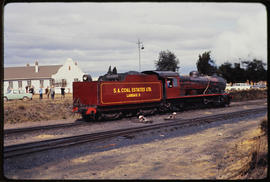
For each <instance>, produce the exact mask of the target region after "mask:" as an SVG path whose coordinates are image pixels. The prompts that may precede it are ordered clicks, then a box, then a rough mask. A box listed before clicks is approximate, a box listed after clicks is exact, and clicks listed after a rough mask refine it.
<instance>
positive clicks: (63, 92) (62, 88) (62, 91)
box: [61, 87, 65, 99]
mask: <svg viewBox="0 0 270 182" xmlns="http://www.w3.org/2000/svg"><path fill="white" fill-rule="evenodd" d="M63 98H65V87H61V99H63Z"/></svg>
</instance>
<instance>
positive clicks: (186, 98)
mask: <svg viewBox="0 0 270 182" xmlns="http://www.w3.org/2000/svg"><path fill="white" fill-rule="evenodd" d="M225 87H226V80H224V79H223V78H221V77H219V76H201V75H199V74H198V72H196V71H192V72H190V75H189V76H180V75H179V74H178V73H176V72H172V71H143V72H136V71H129V72H126V73H119V74H105V75H103V76H100V77H99V79H98V81H92V79H91V76H90V75H84V77H83V81H82V82H73V112H76V113H80V114H82V117H83V118H84V119H86V120H90V119H92V120H100V119H101V118H106V117H107V118H118V117H121V116H123V115H125V116H130V115H136V114H137V115H139V114H153V113H154V112H167V111H180V110H182V109H183V108H184V107H186V106H188V105H198V104H200V105H208V104H212V105H216V106H226V105H229V104H230V100H231V97H230V95H229V94H228V93H226V92H225V91H224V90H225Z"/></svg>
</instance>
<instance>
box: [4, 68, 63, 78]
mask: <svg viewBox="0 0 270 182" xmlns="http://www.w3.org/2000/svg"><path fill="white" fill-rule="evenodd" d="M61 66H62V65H50V66H38V72H37V73H36V72H35V66H24V67H6V68H4V80H29V79H30V80H31V79H46V78H51V76H52V74H55V73H56V72H57V71H58V70H59V68H60V67H61Z"/></svg>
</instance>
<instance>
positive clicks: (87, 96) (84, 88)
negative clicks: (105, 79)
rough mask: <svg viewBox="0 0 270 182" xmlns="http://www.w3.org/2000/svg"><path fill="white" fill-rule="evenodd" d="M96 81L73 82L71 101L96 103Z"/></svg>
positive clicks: (83, 103) (87, 103) (85, 103)
mask: <svg viewBox="0 0 270 182" xmlns="http://www.w3.org/2000/svg"><path fill="white" fill-rule="evenodd" d="M97 99H98V92H97V82H96V81H94V82H73V101H75V100H79V103H80V105H88V106H89V105H97V102H98V101H97Z"/></svg>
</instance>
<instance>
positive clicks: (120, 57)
mask: <svg viewBox="0 0 270 182" xmlns="http://www.w3.org/2000/svg"><path fill="white" fill-rule="evenodd" d="M138 39H139V40H140V41H141V42H142V45H143V46H144V49H143V50H141V51H140V57H141V60H140V62H141V71H145V70H154V69H155V61H156V60H158V56H159V52H160V51H167V50H169V51H171V52H172V53H174V54H175V55H176V57H177V58H178V59H179V61H180V65H179V66H180V69H179V73H180V74H187V73H189V72H190V71H192V70H196V69H197V68H196V62H197V60H198V57H199V54H203V53H204V52H206V51H211V54H210V55H211V58H212V59H213V60H214V61H215V63H216V65H217V66H219V65H221V64H223V63H224V62H226V61H229V62H231V63H239V61H240V60H246V59H248V60H252V59H254V58H256V59H259V60H262V61H264V62H265V63H267V14H266V8H265V6H264V5H263V4H261V3H183V2H181V3H180V2H178V3H177V2H176V3H10V4H7V5H6V6H5V7H4V67H11V66H25V65H26V64H27V63H29V64H30V65H34V62H35V61H36V60H38V62H39V65H55V64H58V65H59V64H64V62H65V61H66V59H68V58H72V59H73V60H74V61H77V62H78V66H79V67H80V68H81V69H82V71H83V72H85V73H88V74H90V75H92V76H93V77H98V76H100V75H103V74H105V73H106V72H107V71H108V68H109V66H110V65H111V66H112V68H113V67H114V66H116V68H117V70H118V72H127V71H131V70H133V71H139V50H138V44H137V42H138Z"/></svg>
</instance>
